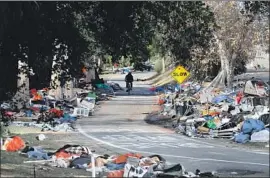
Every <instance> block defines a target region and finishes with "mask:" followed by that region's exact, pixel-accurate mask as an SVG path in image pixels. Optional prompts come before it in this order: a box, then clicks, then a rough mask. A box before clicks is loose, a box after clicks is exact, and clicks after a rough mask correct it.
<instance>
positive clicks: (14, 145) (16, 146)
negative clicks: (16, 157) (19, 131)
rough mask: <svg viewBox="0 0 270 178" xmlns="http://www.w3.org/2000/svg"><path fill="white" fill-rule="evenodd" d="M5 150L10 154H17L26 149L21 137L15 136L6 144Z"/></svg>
mask: <svg viewBox="0 0 270 178" xmlns="http://www.w3.org/2000/svg"><path fill="white" fill-rule="evenodd" d="M4 147H5V150H6V151H8V152H15V151H19V150H21V149H23V148H24V147H25V143H24V141H23V139H22V138H21V137H19V136H14V137H12V138H10V140H7V141H6V143H5V144H4Z"/></svg>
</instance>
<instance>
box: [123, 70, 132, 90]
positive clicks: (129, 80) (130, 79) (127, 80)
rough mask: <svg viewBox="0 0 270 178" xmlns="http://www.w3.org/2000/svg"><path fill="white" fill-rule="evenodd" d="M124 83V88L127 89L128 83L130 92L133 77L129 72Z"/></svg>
mask: <svg viewBox="0 0 270 178" xmlns="http://www.w3.org/2000/svg"><path fill="white" fill-rule="evenodd" d="M125 81H126V88H128V84H129V83H130V86H131V90H132V87H133V84H132V82H133V76H132V74H131V72H129V73H128V74H127V75H126V77H125Z"/></svg>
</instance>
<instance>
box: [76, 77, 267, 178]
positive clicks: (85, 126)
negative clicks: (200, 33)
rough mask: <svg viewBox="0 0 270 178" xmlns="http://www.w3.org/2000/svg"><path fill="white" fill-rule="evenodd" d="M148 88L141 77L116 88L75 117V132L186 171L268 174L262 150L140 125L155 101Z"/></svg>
mask: <svg viewBox="0 0 270 178" xmlns="http://www.w3.org/2000/svg"><path fill="white" fill-rule="evenodd" d="M150 75H153V73H138V74H134V78H135V79H136V78H146V77H149V76H150ZM123 78H124V75H117V76H114V77H112V78H110V79H108V81H113V82H117V83H119V84H120V85H121V86H124V82H123ZM149 88H150V86H149V85H147V84H144V83H143V82H134V89H133V91H132V92H131V95H127V94H126V92H125V91H122V92H118V93H116V97H115V98H113V99H112V100H110V101H107V102H106V103H104V104H103V105H102V106H101V109H100V110H98V111H97V112H96V113H95V115H94V116H93V117H91V118H86V119H82V120H80V121H78V130H79V132H80V133H81V134H82V135H84V136H85V137H87V138H89V139H91V140H95V141H96V142H98V143H100V144H103V145H104V146H106V147H108V148H110V149H111V150H115V151H116V152H118V153H126V152H139V153H142V154H144V155H151V154H159V155H162V156H164V157H165V158H166V160H167V161H168V162H169V163H181V164H182V165H183V166H184V167H185V169H186V170H188V171H195V170H196V169H200V170H201V171H216V172H218V173H220V174H221V175H223V176H225V177H227V176H237V175H238V176H248V175H249V176H258V177H261V176H266V177H269V153H267V152H258V151H253V150H247V149H243V147H241V148H240V147H239V148H231V147H226V146H224V145H223V144H218V142H213V141H212V142H210V141H209V142H208V141H207V140H198V139H193V138H188V137H185V136H183V135H178V134H175V133H174V132H172V131H170V130H167V129H164V128H160V127H158V126H153V125H148V124H146V123H145V122H144V118H145V117H146V114H147V113H149V112H151V111H152V110H153V109H154V107H155V104H156V100H157V98H156V96H154V94H153V93H152V92H151V91H149Z"/></svg>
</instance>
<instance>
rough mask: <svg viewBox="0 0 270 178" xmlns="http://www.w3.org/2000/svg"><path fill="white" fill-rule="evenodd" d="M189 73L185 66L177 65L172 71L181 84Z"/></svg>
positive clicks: (172, 74)
mask: <svg viewBox="0 0 270 178" xmlns="http://www.w3.org/2000/svg"><path fill="white" fill-rule="evenodd" d="M189 75H190V73H189V72H188V71H187V70H186V69H185V68H184V67H183V66H178V67H176V68H175V69H174V70H173V71H172V73H171V76H172V77H173V78H174V80H176V81H177V82H178V83H180V84H181V83H183V82H184V81H185V80H186V79H187V78H188V77H189Z"/></svg>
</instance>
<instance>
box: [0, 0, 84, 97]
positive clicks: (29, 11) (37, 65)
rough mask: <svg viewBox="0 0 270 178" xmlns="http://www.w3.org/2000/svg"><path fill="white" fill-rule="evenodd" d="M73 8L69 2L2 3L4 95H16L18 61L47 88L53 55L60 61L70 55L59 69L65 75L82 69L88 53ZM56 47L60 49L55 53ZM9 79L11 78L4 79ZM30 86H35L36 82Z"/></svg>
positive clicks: (1, 35)
mask: <svg viewBox="0 0 270 178" xmlns="http://www.w3.org/2000/svg"><path fill="white" fill-rule="evenodd" d="M71 5H72V3H69V2H37V3H34V2H1V8H2V11H1V20H2V22H3V23H1V27H0V28H1V34H0V38H1V43H0V45H1V50H0V52H1V61H0V63H1V84H2V86H0V88H2V89H4V91H3V93H4V94H5V93H7V92H11V93H15V91H16V87H17V85H16V82H17V79H16V77H17V73H18V60H21V61H24V62H27V63H28V64H29V66H30V67H32V68H33V70H34V73H36V75H35V78H36V79H35V80H37V81H38V82H39V84H40V83H42V82H40V81H44V84H43V86H48V83H49V80H47V79H49V78H50V73H51V71H52V68H51V66H52V59H53V56H54V55H56V57H57V59H58V60H59V61H60V59H61V58H63V55H64V53H66V52H67V53H68V56H69V60H65V61H64V63H62V64H61V65H57V67H58V68H61V69H62V71H63V74H66V75H70V74H74V73H76V72H77V71H78V70H80V69H81V68H79V67H78V66H80V63H81V61H82V60H81V58H82V56H83V54H84V53H85V52H86V51H87V43H86V41H85V40H84V39H83V38H82V35H81V34H80V32H79V30H78V29H77V28H76V26H75V23H74V22H75V17H74V13H73V8H72V7H71ZM57 45H60V48H58V49H56V46H57ZM7 75H9V76H10V77H9V78H7V77H4V76H7ZM63 76H65V75H63ZM46 80H47V81H46ZM31 83H32V84H33V83H35V82H34V81H33V78H32V82H31ZM35 87H42V85H35ZM2 97H5V96H2ZM2 97H1V99H2Z"/></svg>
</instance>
